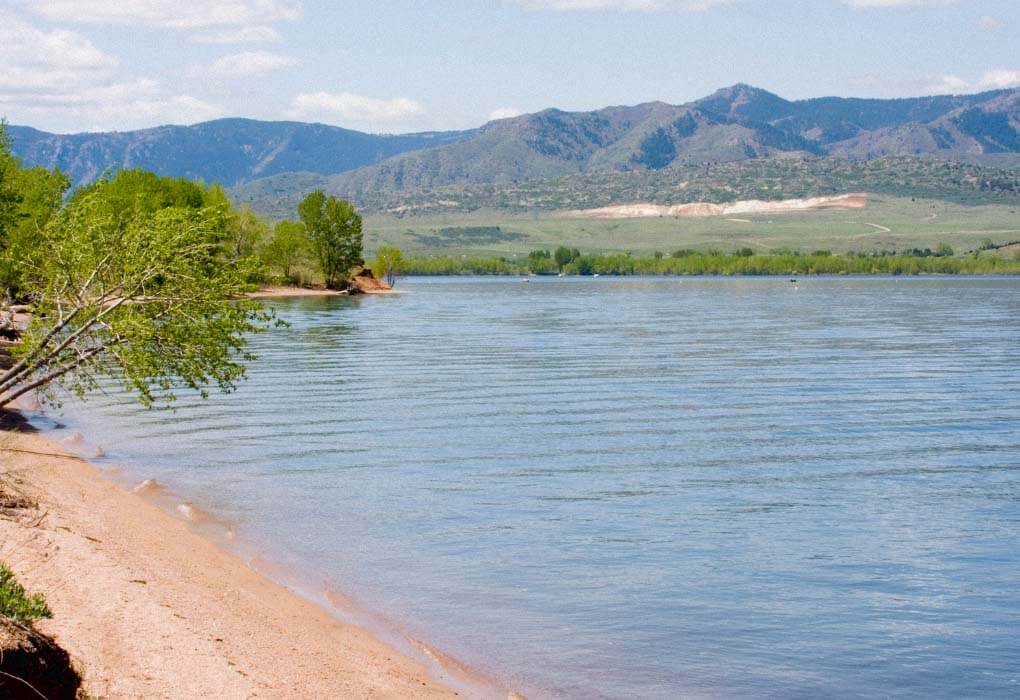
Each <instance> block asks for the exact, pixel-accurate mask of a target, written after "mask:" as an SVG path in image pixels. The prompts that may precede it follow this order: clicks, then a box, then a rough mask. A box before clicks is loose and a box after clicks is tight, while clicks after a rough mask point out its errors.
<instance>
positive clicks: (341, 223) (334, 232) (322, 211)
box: [298, 190, 362, 289]
mask: <svg viewBox="0 0 1020 700" xmlns="http://www.w3.org/2000/svg"><path fill="white" fill-rule="evenodd" d="M298 214H299V215H300V217H301V221H302V223H304V225H305V230H306V231H307V233H308V238H309V239H310V240H311V242H312V249H313V250H314V251H315V255H316V257H317V258H318V261H319V267H320V270H321V272H322V275H323V277H324V278H325V282H326V287H327V288H328V289H337V288H339V287H340V286H341V285H342V284H343V283H346V282H347V281H348V279H349V275H350V272H351V270H352V269H353V268H354V267H355V266H357V265H360V264H362V259H361V254H362V249H361V245H362V241H361V216H360V215H359V214H358V213H357V212H356V211H355V210H354V207H353V206H352V205H351V203H350V202H347V201H345V200H342V199H337V198H336V197H326V195H325V193H323V192H322V190H316V191H314V192H312V193H310V194H309V195H308V196H306V197H305V198H304V199H303V200H301V203H300V204H299V205H298Z"/></svg>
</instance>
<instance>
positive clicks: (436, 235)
mask: <svg viewBox="0 0 1020 700" xmlns="http://www.w3.org/2000/svg"><path fill="white" fill-rule="evenodd" d="M735 219H744V220H747V221H749V223H745V222H744V221H736V220H735ZM497 226H498V227H499V231H498V232H496V231H485V230H481V231H480V230H479V229H492V228H494V227H497ZM884 229H888V231H886V230H884ZM490 234H491V235H490ZM987 239H991V240H992V241H993V242H994V243H996V244H1003V243H1007V242H1010V241H1017V240H1020V207H1016V206H1008V205H999V204H994V205H979V206H968V205H963V204H954V203H947V202H943V201H937V200H921V199H918V200H911V199H910V198H893V197H872V199H871V200H870V202H869V204H868V206H867V207H866V208H864V209H852V210H825V211H815V212H797V213H784V214H768V215H763V216H757V215H735V216H733V217H709V218H700V219H696V218H683V219H675V218H647V219H617V220H579V219H566V218H560V217H557V216H556V215H554V214H551V213H548V212H542V213H538V214H535V215H523V214H506V213H502V212H485V211H478V212H474V213H471V214H449V215H434V216H429V217H413V216H408V217H404V218H397V217H392V216H378V215H375V216H368V217H366V219H365V247H366V252H367V253H368V255H369V256H371V255H372V254H373V253H374V251H375V248H376V247H378V246H379V245H381V244H387V245H396V246H398V247H400V248H401V249H402V250H403V251H404V252H405V254H406V255H410V256H415V257H421V256H433V255H434V256H461V255H466V256H469V257H483V256H511V257H512V256H513V255H522V254H527V253H528V251H530V250H534V249H537V248H555V247H556V246H559V245H565V246H568V247H571V248H579V249H580V250H581V251H582V252H584V253H610V252H633V253H635V254H642V253H646V254H650V253H652V252H654V251H657V250H658V251H662V252H664V253H669V252H671V251H673V250H677V249H680V248H692V249H696V250H700V251H704V250H710V249H717V250H721V251H723V252H732V251H733V250H735V249H737V248H742V247H749V248H751V249H753V250H754V251H756V252H761V253H767V252H769V251H771V250H775V249H779V248H789V249H792V250H800V251H803V252H811V251H814V250H819V249H825V250H831V251H832V252H834V253H842V252H847V251H855V252H867V251H878V250H900V251H901V250H906V249H909V248H915V247H917V248H929V247H930V248H934V247H935V246H936V245H937V244H938V243H939V242H945V243H947V244H949V245H950V246H952V247H953V249H954V250H956V252H957V253H962V252H965V251H968V250H972V249H975V248H977V247H979V246H980V245H981V244H982V243H983V242H984V241H986V240H987Z"/></svg>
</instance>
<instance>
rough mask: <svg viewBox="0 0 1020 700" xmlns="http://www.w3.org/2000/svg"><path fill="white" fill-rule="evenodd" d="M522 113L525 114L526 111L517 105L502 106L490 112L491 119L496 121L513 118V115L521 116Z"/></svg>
mask: <svg viewBox="0 0 1020 700" xmlns="http://www.w3.org/2000/svg"><path fill="white" fill-rule="evenodd" d="M522 114H524V112H522V111H521V110H519V109H517V108H516V107H500V108H499V109H496V110H493V111H492V112H491V113H490V114H489V121H495V120H497V119H511V118H512V117H519V116H521V115H522Z"/></svg>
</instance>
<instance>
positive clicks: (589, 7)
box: [514, 0, 736, 12]
mask: <svg viewBox="0 0 1020 700" xmlns="http://www.w3.org/2000/svg"><path fill="white" fill-rule="evenodd" d="M514 1H515V2H517V4H519V5H523V6H524V7H525V8H527V9H529V10H557V11H561V12H571V11H597V10H617V11H621V12H629V11H642V12H654V11H662V10H688V11H692V12H698V11H702V10H709V9H711V8H713V7H718V6H719V5H728V4H730V3H731V2H736V0H514Z"/></svg>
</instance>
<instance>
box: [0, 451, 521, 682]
mask: <svg viewBox="0 0 1020 700" xmlns="http://www.w3.org/2000/svg"><path fill="white" fill-rule="evenodd" d="M0 465H2V466H0V472H2V476H3V479H4V483H5V484H7V486H8V489H11V488H13V489H16V490H17V491H19V492H20V493H22V494H24V495H26V496H28V497H29V499H31V500H34V501H37V503H38V508H37V509H32V508H28V509H19V510H15V511H0V515H2V516H3V517H0V561H4V562H6V563H7V564H8V565H9V566H11V567H12V569H13V570H14V571H15V572H16V573H17V575H18V577H19V579H20V580H21V582H22V583H23V584H24V585H25V586H26V587H27V588H28V589H29V590H32V591H40V592H42V593H43V594H44V595H45V596H46V599H47V601H48V603H49V605H50V607H51V608H52V610H53V619H51V620H43V621H41V622H39V623H38V624H37V627H38V628H39V629H40V630H42V631H43V632H45V633H47V634H50V635H52V636H53V637H54V638H55V639H56V640H57V642H58V643H59V644H61V645H62V646H63V647H64V648H65V649H66V650H67V651H68V652H69V653H70V654H71V656H72V657H73V659H74V661H75V663H76V665H77V667H78V669H79V670H80V672H81V674H82V676H83V678H84V687H85V689H86V690H87V692H88V693H89V694H90V697H93V696H94V697H103V698H110V699H113V698H212V697H215V698H252V697H261V698H294V699H295V700H296V699H298V698H301V699H302V700H303V699H305V698H452V697H457V696H458V695H460V696H463V695H468V696H471V697H475V696H490V695H493V696H495V695H497V694H499V692H498V691H496V690H494V689H493V690H491V692H489V691H483V690H479V691H478V693H477V694H476V693H475V692H472V690H471V689H470V688H468V689H467V691H465V689H464V686H461V685H457V684H456V682H457V680H458V679H457V678H455V677H454V676H456V675H457V672H456V670H454V671H453V676H450V675H448V674H445V673H444V671H443V670H442V669H439V668H431V667H430V666H429V665H428V664H426V663H425V662H423V661H420V660H417V659H413V658H410V657H409V656H406V655H403V654H401V653H400V652H398V651H397V650H395V649H394V648H393V647H391V646H389V645H387V644H386V643H384V642H382V641H380V640H379V639H378V638H376V637H375V636H373V635H372V634H371V633H370V632H368V631H367V630H365V629H362V628H359V627H357V626H354V625H351V624H347V623H345V622H343V621H341V620H339V619H337V618H335V617H334V616H333V615H331V614H330V613H329V612H328V611H327V610H325V609H323V608H320V607H318V606H316V605H315V604H313V603H311V602H309V601H307V600H305V599H303V598H301V597H299V596H298V595H296V594H294V593H293V592H291V591H290V590H288V589H286V588H284V587H282V586H280V585H277V584H276V583H274V582H272V581H270V580H269V579H267V578H266V577H264V576H262V575H261V574H259V573H257V572H256V571H254V570H253V569H252V568H251V567H249V566H248V565H247V564H246V563H245V562H244V561H242V560H241V559H240V558H238V557H236V556H234V555H232V554H230V553H228V552H226V551H225V550H224V549H222V548H221V547H220V546H218V545H217V544H216V543H215V542H214V541H212V540H211V539H207V538H205V537H202V536H201V535H199V534H197V533H196V532H195V531H193V529H192V528H191V527H190V526H189V525H188V523H186V522H185V521H184V520H182V519H178V518H175V517H173V516H172V515H170V514H168V513H166V512H164V511H163V510H161V509H160V508H158V507H157V506H156V505H154V504H153V503H151V502H149V501H147V500H146V499H144V498H143V497H141V496H139V495H137V494H135V493H132V492H130V491H128V490H126V489H124V488H122V487H120V486H118V485H117V484H115V483H113V482H112V481H110V480H109V479H107V478H104V476H103V475H102V473H101V472H100V471H99V470H98V469H97V468H96V467H95V466H93V465H92V464H90V463H88V462H87V461H84V460H82V459H80V458H78V457H75V456H72V455H70V454H69V453H67V452H66V451H64V450H63V449H62V448H61V446H60V445H58V444H56V443H53V442H51V441H49V440H47V439H45V438H44V437H43V436H41V435H39V434H29V433H13V432H0ZM454 687H457V688H458V690H454ZM458 691H459V692H458ZM502 697H506V691H502Z"/></svg>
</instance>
